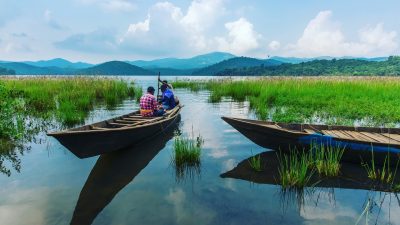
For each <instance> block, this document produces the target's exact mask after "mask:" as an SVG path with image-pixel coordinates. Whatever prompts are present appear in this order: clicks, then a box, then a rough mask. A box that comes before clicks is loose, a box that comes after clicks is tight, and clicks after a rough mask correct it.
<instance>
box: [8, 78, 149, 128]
mask: <svg viewBox="0 0 400 225" xmlns="http://www.w3.org/2000/svg"><path fill="white" fill-rule="evenodd" d="M2 82H3V84H4V88H6V89H8V90H12V91H10V97H11V98H14V99H16V98H18V99H21V100H23V102H24V105H25V109H26V112H27V113H28V114H30V115H34V116H36V117H41V118H43V117H45V118H47V117H48V116H55V118H56V119H57V120H58V121H59V122H61V123H62V124H64V125H69V126H70V125H74V124H76V123H81V122H83V120H84V119H85V118H86V117H87V115H88V113H89V112H90V111H91V110H93V108H94V106H95V105H105V106H106V108H108V109H111V108H114V107H115V106H116V105H117V104H119V103H120V102H122V100H123V99H126V98H128V97H134V96H137V95H140V94H141V91H139V88H135V87H131V86H129V84H128V83H127V82H125V81H122V80H115V79H109V78H88V77H72V78H65V77H63V78H55V77H39V78H37V77H35V78H20V79H17V78H11V79H2Z"/></svg>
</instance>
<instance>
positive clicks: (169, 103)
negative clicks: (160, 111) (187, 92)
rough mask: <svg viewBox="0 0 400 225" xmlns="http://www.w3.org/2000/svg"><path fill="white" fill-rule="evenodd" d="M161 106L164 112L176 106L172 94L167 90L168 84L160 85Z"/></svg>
mask: <svg viewBox="0 0 400 225" xmlns="http://www.w3.org/2000/svg"><path fill="white" fill-rule="evenodd" d="M160 89H161V92H162V96H161V104H162V106H163V108H164V110H171V109H173V108H174V107H175V106H176V103H175V97H174V93H173V92H172V90H171V89H169V87H168V84H163V85H161V88H160Z"/></svg>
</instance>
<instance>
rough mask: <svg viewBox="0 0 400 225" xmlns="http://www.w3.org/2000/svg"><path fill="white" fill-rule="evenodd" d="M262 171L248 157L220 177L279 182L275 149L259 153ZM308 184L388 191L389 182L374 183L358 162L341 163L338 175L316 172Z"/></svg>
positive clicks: (397, 181) (399, 174)
mask: <svg viewBox="0 0 400 225" xmlns="http://www.w3.org/2000/svg"><path fill="white" fill-rule="evenodd" d="M258 156H260V158H261V164H262V166H263V171H262V172H255V171H254V170H253V169H252V168H251V166H250V163H249V161H250V158H248V159H245V160H243V161H242V162H240V163H239V164H238V165H237V166H236V167H235V168H233V169H232V170H230V171H227V172H225V173H223V174H221V175H220V176H221V177H222V178H235V179H241V180H247V181H251V182H254V183H259V184H273V185H280V183H279V180H280V178H279V160H278V155H277V153H276V152H275V151H267V152H263V153H260V154H259V155H257V156H256V157H258ZM398 183H400V173H397V175H396V177H395V178H394V184H398ZM309 184H310V185H309V186H312V187H314V186H315V187H330V188H345V189H362V190H375V191H383V192H390V184H387V185H385V184H382V183H374V182H372V181H371V180H370V179H369V178H368V174H367V171H366V170H365V168H363V167H362V166H361V165H360V164H353V163H346V162H342V163H341V168H340V175H339V176H337V177H332V178H328V177H320V176H319V175H318V174H317V173H314V175H313V176H312V177H311V180H310V182H309Z"/></svg>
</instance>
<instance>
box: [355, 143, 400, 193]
mask: <svg viewBox="0 0 400 225" xmlns="http://www.w3.org/2000/svg"><path fill="white" fill-rule="evenodd" d="M371 155H372V157H371V161H370V162H369V163H362V166H363V167H364V168H365V170H366V172H367V175H368V178H369V179H371V180H372V181H375V182H378V183H381V184H390V186H391V187H392V189H396V186H397V185H396V184H394V181H395V178H396V174H397V169H398V166H399V162H400V159H399V160H398V161H397V163H396V166H395V168H393V165H390V161H391V160H390V155H389V154H388V155H387V156H386V157H385V160H384V162H383V165H382V166H378V165H375V157H374V151H373V149H372V150H371Z"/></svg>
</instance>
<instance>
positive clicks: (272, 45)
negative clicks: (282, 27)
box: [268, 41, 281, 51]
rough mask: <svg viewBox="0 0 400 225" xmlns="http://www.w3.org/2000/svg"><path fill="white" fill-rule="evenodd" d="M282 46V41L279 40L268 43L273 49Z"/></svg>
mask: <svg viewBox="0 0 400 225" xmlns="http://www.w3.org/2000/svg"><path fill="white" fill-rule="evenodd" d="M280 47H281V43H280V42H279V41H271V42H270V43H269V45H268V48H269V49H270V50H272V51H276V50H278V49H279V48H280Z"/></svg>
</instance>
